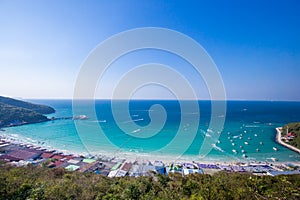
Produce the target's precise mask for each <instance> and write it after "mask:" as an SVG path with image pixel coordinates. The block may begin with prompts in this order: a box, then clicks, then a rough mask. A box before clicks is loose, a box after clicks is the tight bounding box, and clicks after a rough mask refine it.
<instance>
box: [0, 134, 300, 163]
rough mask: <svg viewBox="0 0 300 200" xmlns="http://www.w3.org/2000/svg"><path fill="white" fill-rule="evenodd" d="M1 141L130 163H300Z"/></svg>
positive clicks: (8, 139) (2, 137) (7, 138)
mask: <svg viewBox="0 0 300 200" xmlns="http://www.w3.org/2000/svg"><path fill="white" fill-rule="evenodd" d="M0 141H4V142H7V143H10V144H12V145H18V146H26V147H27V148H34V149H42V150H43V151H45V152H55V153H58V154H62V155H65V156H67V155H73V156H78V157H80V156H83V157H87V158H89V157H97V158H106V159H112V160H114V159H124V160H126V161H128V162H135V161H138V162H143V163H144V162H152V163H153V162H156V161H159V162H162V163H164V164H165V165H169V164H172V163H203V164H213V165H232V166H235V165H241V164H242V165H243V164H257V165H260V164H275V165H276V164H285V163H298V162H297V161H272V162H271V161H267V160H264V161H260V160H250V159H249V160H241V159H236V160H222V159H220V160H215V159H194V158H193V157H190V158H189V157H188V156H183V157H174V158H173V159H171V157H170V156H169V155H164V156H163V155H161V156H160V155H150V154H143V153H137V154H134V156H133V154H130V153H129V152H118V153H109V152H99V153H91V152H90V153H89V152H81V153H80V152H74V151H69V150H61V149H57V148H54V147H50V146H43V145H42V144H35V143H32V142H23V141H20V140H15V139H14V138H10V137H5V136H1V135H0Z"/></svg>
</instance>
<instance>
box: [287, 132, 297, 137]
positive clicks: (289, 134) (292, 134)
mask: <svg viewBox="0 0 300 200" xmlns="http://www.w3.org/2000/svg"><path fill="white" fill-rule="evenodd" d="M286 136H294V137H295V136H296V134H295V133H291V132H290V133H288V134H286Z"/></svg>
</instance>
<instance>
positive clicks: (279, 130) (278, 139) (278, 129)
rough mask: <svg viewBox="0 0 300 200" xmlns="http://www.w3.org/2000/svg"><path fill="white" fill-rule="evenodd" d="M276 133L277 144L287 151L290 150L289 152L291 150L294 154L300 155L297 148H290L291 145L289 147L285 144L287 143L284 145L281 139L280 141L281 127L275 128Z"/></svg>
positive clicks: (299, 150)
mask: <svg viewBox="0 0 300 200" xmlns="http://www.w3.org/2000/svg"><path fill="white" fill-rule="evenodd" d="M276 131H277V134H276V142H278V143H279V144H281V145H282V146H284V147H286V148H288V149H290V150H292V151H295V152H297V153H299V154H300V149H298V148H296V147H294V146H292V145H289V144H287V143H285V142H283V141H282V139H281V131H282V127H277V128H276Z"/></svg>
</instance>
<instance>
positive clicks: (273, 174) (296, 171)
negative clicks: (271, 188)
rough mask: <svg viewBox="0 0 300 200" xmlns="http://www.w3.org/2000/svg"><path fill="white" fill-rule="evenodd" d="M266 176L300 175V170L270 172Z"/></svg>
mask: <svg viewBox="0 0 300 200" xmlns="http://www.w3.org/2000/svg"><path fill="white" fill-rule="evenodd" d="M268 174H270V175H271V176H278V175H291V174H300V170H293V171H270V172H268Z"/></svg>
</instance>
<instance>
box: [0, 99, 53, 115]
mask: <svg viewBox="0 0 300 200" xmlns="http://www.w3.org/2000/svg"><path fill="white" fill-rule="evenodd" d="M0 103H4V104H7V105H11V106H16V107H20V108H25V109H29V110H32V111H35V112H37V113H40V114H51V113H54V112H55V110H54V109H53V108H51V107H49V106H45V105H39V104H33V103H29V102H25V101H21V100H17V99H12V98H8V97H3V96H0Z"/></svg>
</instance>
